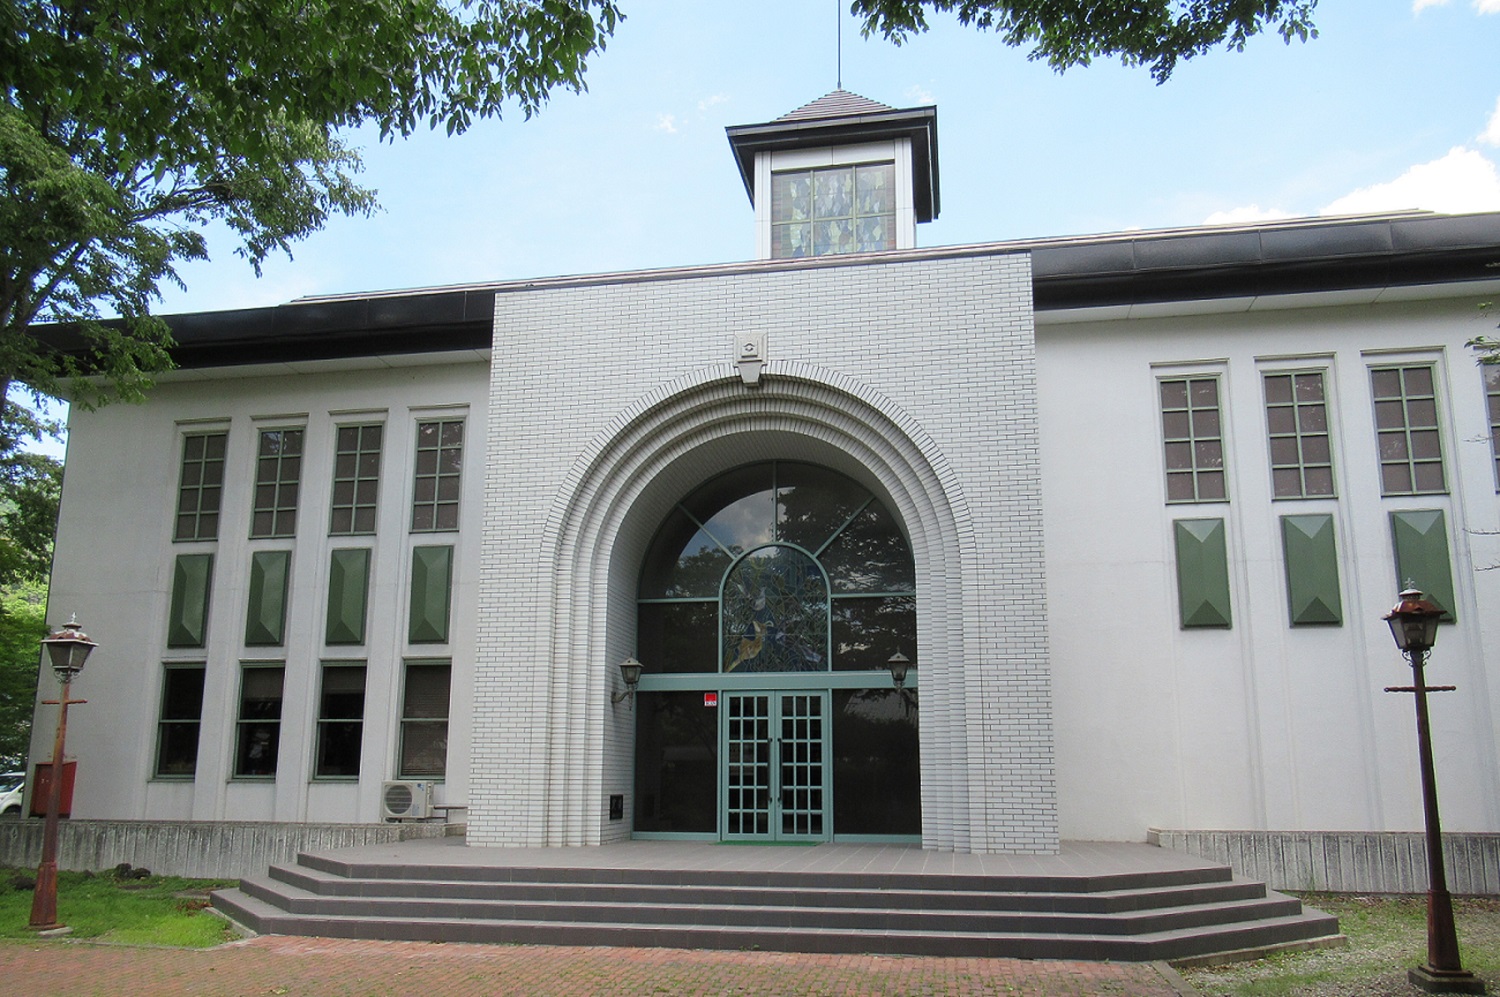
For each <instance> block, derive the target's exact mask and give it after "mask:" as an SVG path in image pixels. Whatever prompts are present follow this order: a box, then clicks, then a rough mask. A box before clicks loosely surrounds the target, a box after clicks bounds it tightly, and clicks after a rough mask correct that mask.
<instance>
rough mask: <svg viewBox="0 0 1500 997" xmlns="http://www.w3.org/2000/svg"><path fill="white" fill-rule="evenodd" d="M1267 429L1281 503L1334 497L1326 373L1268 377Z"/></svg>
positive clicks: (1271, 375) (1266, 383)
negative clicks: (1292, 500)
mask: <svg viewBox="0 0 1500 997" xmlns="http://www.w3.org/2000/svg"><path fill="white" fill-rule="evenodd" d="M1264 386H1265V391H1266V427H1267V429H1268V431H1269V433H1270V438H1271V440H1270V442H1271V484H1272V487H1273V489H1274V491H1275V494H1276V497H1277V498H1317V497H1324V496H1332V495H1333V448H1332V446H1331V445H1330V443H1329V435H1328V401H1327V398H1326V397H1325V395H1324V389H1323V372H1322V371H1318V370H1310V371H1298V372H1296V373H1291V374H1267V375H1266V376H1265V379H1264Z"/></svg>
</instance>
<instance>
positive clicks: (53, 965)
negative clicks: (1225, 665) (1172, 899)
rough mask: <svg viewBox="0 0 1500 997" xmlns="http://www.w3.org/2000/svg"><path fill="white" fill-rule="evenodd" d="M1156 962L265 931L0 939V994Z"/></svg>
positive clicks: (544, 986) (696, 983)
mask: <svg viewBox="0 0 1500 997" xmlns="http://www.w3.org/2000/svg"><path fill="white" fill-rule="evenodd" d="M1192 993H1193V991H1191V990H1190V989H1187V988H1186V986H1185V985H1184V984H1182V982H1181V981H1180V980H1178V979H1177V978H1176V974H1175V973H1173V972H1172V971H1171V970H1169V969H1167V968H1166V967H1164V966H1157V965H1150V964H1141V963H1086V962H1028V961H1023V960H1016V959H935V958H925V957H917V956H869V955H860V956H851V955H795V954H787V953H780V952H688V951H681V950H677V949H607V948H556V947H549V946H536V945H515V946H510V945H462V944H432V943H429V942H366V941H342V940H333V939H324V938H289V937H280V936H265V937H260V938H254V939H250V940H248V941H242V942H235V943H233V944H230V945H223V946H220V947H218V948H215V949H208V950H183V949H148V948H131V947H124V946H111V945H93V944H88V943H80V942H69V941H44V942H32V941H15V942H0V994H26V995H29V997H84V995H99V997H127V995H149V997H171V995H177V994H191V995H195V997H199V995H221V997H231V995H233V997H241V995H244V997H249V995H287V997H359V995H377V994H378V995H381V997H387V995H389V997H403V995H412V997H469V995H473V997H480V995H483V997H490V995H493V994H525V995H528V997H529V995H534V994H545V995H564V994H566V995H584V994H589V995H593V994H643V995H650V997H656V995H670V994H745V995H750V994H754V995H761V994H767V995H770V994H796V995H809V997H811V995H830V997H831V995H838V997H856V995H897V994H900V995H908V994H910V995H923V997H927V995H930V997H946V995H954V997H970V995H991V994H1004V995H1006V997H1023V995H1024V997H1092V995H1096V994H1104V995H1110V997H1183V995H1191V994H1192Z"/></svg>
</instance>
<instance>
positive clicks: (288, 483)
mask: <svg viewBox="0 0 1500 997" xmlns="http://www.w3.org/2000/svg"><path fill="white" fill-rule="evenodd" d="M301 480H302V430H300V429H267V430H262V431H261V434H260V450H259V452H258V453H257V455H256V458H255V514H254V517H253V518H252V519H251V521H250V535H251V536H252V537H289V536H291V535H292V534H293V533H296V532H297V488H298V483H299V482H300V481H301Z"/></svg>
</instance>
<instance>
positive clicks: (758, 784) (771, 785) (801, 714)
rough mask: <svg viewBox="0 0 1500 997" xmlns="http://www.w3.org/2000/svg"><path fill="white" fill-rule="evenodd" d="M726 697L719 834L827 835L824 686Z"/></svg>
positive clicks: (735, 837)
mask: <svg viewBox="0 0 1500 997" xmlns="http://www.w3.org/2000/svg"><path fill="white" fill-rule="evenodd" d="M724 699H725V702H724V708H723V711H722V714H721V716H722V724H721V729H720V737H721V738H722V748H723V750H722V752H721V753H720V756H719V757H721V758H723V759H724V770H723V773H722V774H723V778H722V780H721V782H720V785H721V786H723V787H724V790H723V791H724V799H723V806H722V809H721V811H720V812H721V813H722V814H723V819H724V826H723V830H722V835H723V838H724V840H725V841H807V842H812V841H827V840H829V838H831V837H832V830H833V828H832V821H831V820H830V811H831V803H832V800H831V795H830V765H829V751H828V734H829V723H828V693H827V691H806V690H798V691H775V692H730V693H726V694H725V696H724Z"/></svg>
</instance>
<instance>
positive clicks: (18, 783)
mask: <svg viewBox="0 0 1500 997" xmlns="http://www.w3.org/2000/svg"><path fill="white" fill-rule="evenodd" d="M25 795H26V773H25V772H6V773H5V774H3V775H0V817H19V816H21V798H22V797H23V796H25Z"/></svg>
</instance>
